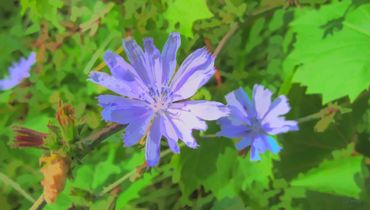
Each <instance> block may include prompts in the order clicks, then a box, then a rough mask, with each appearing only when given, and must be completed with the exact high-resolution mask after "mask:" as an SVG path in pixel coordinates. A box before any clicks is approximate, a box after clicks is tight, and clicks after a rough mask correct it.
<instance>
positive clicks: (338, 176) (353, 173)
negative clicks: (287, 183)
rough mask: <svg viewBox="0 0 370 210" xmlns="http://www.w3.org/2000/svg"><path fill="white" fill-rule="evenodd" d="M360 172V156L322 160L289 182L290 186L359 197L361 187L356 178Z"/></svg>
mask: <svg viewBox="0 0 370 210" xmlns="http://www.w3.org/2000/svg"><path fill="white" fill-rule="evenodd" d="M361 174H362V157H359V156H356V157H347V158H340V159H335V160H330V161H324V162H323V163H322V164H320V165H319V166H318V167H317V168H314V169H312V170H310V171H308V172H306V173H304V174H301V175H300V176H299V177H298V178H296V179H294V180H293V181H292V182H291V185H292V186H296V187H305V188H307V189H310V190H314V191H319V192H324V193H331V194H335V195H344V196H350V197H354V198H359V195H360V192H361V188H360V186H359V185H358V183H357V182H356V180H357V179H358V178H359V177H358V176H359V175H360V177H361Z"/></svg>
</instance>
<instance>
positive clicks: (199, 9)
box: [163, 0, 213, 38]
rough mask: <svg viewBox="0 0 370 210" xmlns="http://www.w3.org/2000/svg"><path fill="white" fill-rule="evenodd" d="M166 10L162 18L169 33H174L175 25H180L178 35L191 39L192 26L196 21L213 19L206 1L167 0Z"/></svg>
mask: <svg viewBox="0 0 370 210" xmlns="http://www.w3.org/2000/svg"><path fill="white" fill-rule="evenodd" d="M167 3H168V9H167V10H166V12H165V13H164V14H163V16H164V17H165V18H166V19H167V20H168V22H169V24H170V25H169V29H168V30H169V31H170V32H172V31H176V24H179V25H180V28H179V29H178V30H179V31H180V33H181V34H182V35H184V36H186V37H190V38H192V37H193V32H192V28H193V24H194V22H195V21H197V20H201V19H206V18H210V17H213V14H212V13H211V12H210V11H209V9H208V7H207V3H206V1H203V0H173V1H171V0H168V2H167Z"/></svg>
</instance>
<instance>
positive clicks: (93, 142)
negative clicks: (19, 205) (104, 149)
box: [31, 124, 126, 210]
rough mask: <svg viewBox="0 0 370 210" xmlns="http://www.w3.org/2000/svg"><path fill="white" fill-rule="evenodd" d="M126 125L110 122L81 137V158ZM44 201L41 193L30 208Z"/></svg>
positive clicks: (35, 207)
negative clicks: (98, 129)
mask: <svg viewBox="0 0 370 210" xmlns="http://www.w3.org/2000/svg"><path fill="white" fill-rule="evenodd" d="M125 127H126V126H124V125H119V124H111V125H108V126H106V127H105V128H103V129H101V130H100V131H98V132H96V133H93V134H91V135H90V136H88V137H86V138H84V139H81V140H80V141H79V142H77V144H79V146H80V148H81V150H82V152H81V153H80V154H81V155H80V158H83V157H84V156H85V155H87V154H88V153H89V152H90V151H92V150H93V149H94V148H95V147H97V146H98V145H99V144H100V143H101V142H102V141H103V140H105V139H106V138H108V137H109V136H111V135H113V134H115V133H117V132H118V131H120V130H122V129H123V128H125ZM45 205H46V201H45V199H44V196H43V194H41V195H40V197H39V198H38V199H37V201H36V202H34V204H33V205H32V207H31V210H41V209H43V208H44V207H45Z"/></svg>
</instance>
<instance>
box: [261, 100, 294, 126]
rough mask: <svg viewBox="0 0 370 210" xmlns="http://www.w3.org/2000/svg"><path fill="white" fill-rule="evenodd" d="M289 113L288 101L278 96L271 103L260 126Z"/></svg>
mask: <svg viewBox="0 0 370 210" xmlns="http://www.w3.org/2000/svg"><path fill="white" fill-rule="evenodd" d="M289 111H290V106H289V103H288V99H287V98H286V97H285V96H279V97H278V98H277V99H275V100H274V102H272V104H271V107H270V110H269V111H268V113H267V114H266V115H265V117H264V118H263V120H262V124H264V123H268V122H269V121H273V120H275V119H276V118H277V117H279V116H281V115H284V114H286V113H288V112H289Z"/></svg>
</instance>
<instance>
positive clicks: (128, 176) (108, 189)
mask: <svg viewBox="0 0 370 210" xmlns="http://www.w3.org/2000/svg"><path fill="white" fill-rule="evenodd" d="M170 153H171V150H170V149H167V150H165V151H163V152H162V153H161V159H162V158H163V157H165V156H167V155H168V154H170ZM144 164H145V163H144ZM142 166H143V165H140V166H138V167H137V168H135V169H134V170H132V171H130V172H128V173H127V174H125V175H123V176H122V177H121V178H119V179H118V180H117V181H115V182H113V183H112V184H110V185H108V186H107V187H105V188H104V189H103V191H102V192H101V193H99V196H103V195H105V194H107V193H109V192H110V191H112V190H113V189H115V188H116V187H118V186H119V185H121V184H122V183H123V182H124V181H126V180H127V179H129V178H130V177H131V176H133V175H135V174H136V173H137V169H138V168H141V167H142Z"/></svg>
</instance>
